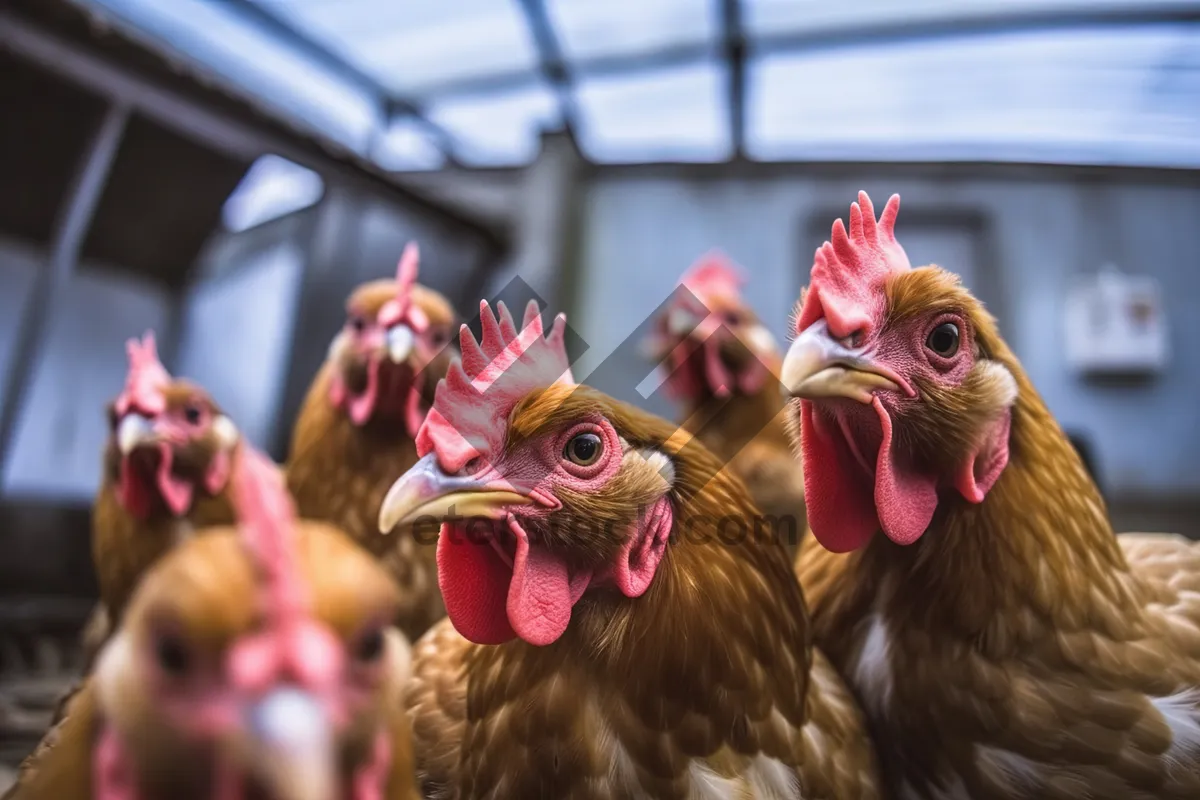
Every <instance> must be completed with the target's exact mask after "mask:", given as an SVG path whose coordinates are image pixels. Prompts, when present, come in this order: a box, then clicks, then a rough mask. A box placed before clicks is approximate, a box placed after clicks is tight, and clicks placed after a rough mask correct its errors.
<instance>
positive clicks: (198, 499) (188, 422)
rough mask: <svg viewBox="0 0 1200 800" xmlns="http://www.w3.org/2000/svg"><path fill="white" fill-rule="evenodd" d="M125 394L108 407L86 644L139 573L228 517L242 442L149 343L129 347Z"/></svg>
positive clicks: (104, 630) (100, 632)
mask: <svg viewBox="0 0 1200 800" xmlns="http://www.w3.org/2000/svg"><path fill="white" fill-rule="evenodd" d="M127 348H128V351H129V361H130V367H129V375H128V377H127V378H126V383H125V389H124V391H122V393H121V394H120V396H119V397H117V399H116V400H115V401H114V402H113V403H112V405H111V406H110V408H109V420H110V425H111V433H110V435H109V437H108V441H107V443H106V444H105V448H104V474H103V478H102V482H101V485H100V490H99V492H98V493H97V495H96V501H95V504H94V506H93V508H92V558H93V562H94V565H95V569H96V579H97V581H98V583H99V586H100V600H101V609H100V610H99V611H98V612H97V616H95V617H94V618H93V621H92V623H91V625H90V626H89V636H90V638H91V641H90V642H89V645H92V646H97V645H99V644H100V643H102V642H103V640H104V638H105V637H106V636H107V634H108V630H109V629H110V626H111V627H115V625H116V624H118V623H119V621H120V618H121V614H122V613H123V611H124V608H125V604H126V603H127V602H128V600H129V597H130V595H132V593H133V591H134V589H135V588H136V587H137V584H138V582H139V581H140V580H141V577H142V575H143V574H144V573H145V572H146V570H148V569H149V568H150V567H151V566H152V565H153V564H154V563H155V562H156V561H157V560H158V559H159V558H160V557H162V556H163V554H165V553H166V552H167V551H168V550H170V549H171V548H173V547H174V546H175V545H176V544H178V543H179V542H181V541H183V540H185V539H187V538H189V537H190V535H191V534H192V532H193V531H194V530H196V529H198V528H203V527H206V526H210V525H220V524H228V523H230V522H232V521H233V509H232V507H231V506H230V502H229V497H228V492H227V486H228V482H229V479H230V475H231V473H232V471H233V468H234V465H235V464H236V462H237V451H238V448H239V441H240V436H239V435H238V431H237V428H236V427H234V424H233V423H232V422H231V421H230V419H229V417H227V416H226V415H225V414H224V413H223V412H222V411H221V409H220V407H219V406H218V405H217V404H216V402H215V401H214V400H213V399H212V397H210V396H209V394H208V393H207V392H206V391H204V389H202V388H200V387H199V386H197V385H195V384H193V383H191V382H189V381H186V380H177V379H173V378H172V377H171V376H170V375H168V374H167V371H166V370H165V369H164V368H163V366H162V364H161V363H159V361H158V356H157V353H156V350H155V345H154V337H153V335H152V334H147V335H146V337H145V338H144V339H143V340H142V341H141V342H137V341H132V340H131V341H130V342H129V343H128V344H127Z"/></svg>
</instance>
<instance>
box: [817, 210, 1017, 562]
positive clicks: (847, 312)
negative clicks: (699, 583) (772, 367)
mask: <svg viewBox="0 0 1200 800" xmlns="http://www.w3.org/2000/svg"><path fill="white" fill-rule="evenodd" d="M860 204H861V206H860ZM898 208H899V198H898V197H893V198H892V200H891V201H889V203H888V206H887V208H886V209H885V211H884V214H883V218H882V219H881V220H880V221H879V223H878V224H876V222H875V217H874V210H873V209H872V207H871V204H870V200H869V198H867V197H866V195H865V193H860V194H859V202H858V203H856V204H854V206H853V207H852V209H851V215H850V217H851V226H850V232H849V235H847V233H846V230H845V228H844V227H843V226H842V225H841V221H840V220H839V221H838V224H836V225H835V226H834V229H833V237H832V244H831V243H829V242H826V243H825V244H824V245H823V246H822V247H821V249H820V250H819V251H818V253H817V258H816V263H815V265H814V267H813V274H812V284H811V285H810V287H809V292H808V295H807V296H806V297H805V302H804V306H803V308H802V310H801V313H800V316H799V320H798V325H797V333H804V332H806V331H808V330H809V329H810V328H812V327H813V326H815V325H817V324H818V323H824V325H825V326H826V328H827V335H828V336H829V337H831V338H833V339H835V340H837V341H839V342H844V343H845V346H846V347H848V348H851V349H852V351H853V353H855V354H856V357H858V358H861V359H862V360H864V361H866V362H869V363H870V364H872V365H874V367H875V368H877V369H879V370H880V371H881V373H885V374H887V375H889V377H891V378H892V379H893V380H894V382H895V383H896V384H897V385H898V386H899V387H900V388H899V391H882V390H881V391H876V392H875V393H874V396H873V398H872V399H871V402H870V403H865V404H864V403H861V402H858V401H857V400H853V399H849V398H842V397H836V398H826V399H821V400H819V401H813V400H802V401H800V403H801V455H802V460H803V462H804V480H805V500H806V504H807V507H808V518H809V524H810V526H811V527H812V530H813V533H814V535H815V536H816V537H817V539H818V540H819V541H820V542H821V543H822V544H823V545H824V546H825V547H827V548H828V549H830V550H834V551H837V552H846V551H850V550H855V549H858V548H860V547H862V546H864V545H865V544H866V543H867V542H868V541H869V540H870V538H871V537H872V536H873V535H874V533H875V532H876V531H878V530H882V531H883V532H884V534H886V535H887V536H888V537H889V538H890V539H892V540H893V541H895V542H896V543H898V544H911V543H913V542H915V541H916V540H917V539H919V538H920V537H921V535H922V534H924V532H925V530H926V528H927V527H928V526H929V523H930V521H931V519H932V517H933V514H934V512H935V511H936V509H937V505H938V493H939V491H940V490H941V489H942V488H943V487H945V486H949V487H951V488H954V489H957V490H958V491H959V492H960V493H961V494H962V495H963V496H964V497H965V498H966V499H968V500H969V501H971V502H981V501H982V500H983V497H984V495H985V494H986V492H987V490H988V489H989V488H990V487H991V485H992V484H993V483H994V482H995V480H996V479H997V478H998V477H999V475H1000V472H1001V471H1002V470H1003V468H1004V464H1005V463H1006V462H1007V452H1008V451H1007V439H1008V428H1007V419H1005V420H1004V421H1002V424H1001V425H999V426H997V427H996V428H995V430H994V431H992V432H991V433H990V434H989V435H988V436H986V437H985V438H984V440H983V441H981V442H980V443H979V445H978V447H977V449H975V450H974V451H972V452H971V454H969V456H968V458H967V461H966V463H965V464H962V465H959V466H958V467H956V468H955V470H954V471H953V472H952V473H950V474H945V473H943V472H939V471H937V470H935V469H934V468H932V467H931V466H930V464H929V463H928V459H925V458H921V457H919V455H918V454H916V453H914V452H913V450H912V448H911V447H910V446H907V445H906V444H905V442H906V441H907V442H911V441H912V440H911V437H909V438H907V439H906V437H905V434H904V426H905V422H906V420H905V417H906V414H908V413H910V412H911V411H912V410H913V409H914V408H915V407H916V406H917V405H918V404H920V403H923V402H924V400H923V399H922V397H921V396H920V393H919V392H918V391H917V389H916V388H915V387H920V386H926V387H931V386H937V387H940V388H941V389H945V390H953V389H955V388H957V387H959V386H960V385H961V384H962V382H963V381H964V380H965V379H966V377H967V376H968V374H970V372H971V370H972V369H973V367H974V366H975V363H976V348H975V342H974V335H975V334H974V331H973V329H972V327H971V325H970V321H969V319H968V318H967V317H966V316H965V315H964V314H963V311H962V309H957V308H943V309H936V310H933V311H932V312H930V313H927V314H924V315H921V316H916V317H908V318H901V319H899V320H895V319H892V318H891V317H889V314H888V300H887V294H886V288H885V287H886V283H887V281H888V279H889V277H890V276H892V275H895V274H898V273H905V272H907V271H909V270H910V269H911V267H910V266H909V264H908V259H907V257H906V256H905V255H904V253H903V249H902V248H900V245H899V243H898V242H896V241H895V238H894V235H893V232H892V226H893V224H894V222H895V219H896V212H897V210H898Z"/></svg>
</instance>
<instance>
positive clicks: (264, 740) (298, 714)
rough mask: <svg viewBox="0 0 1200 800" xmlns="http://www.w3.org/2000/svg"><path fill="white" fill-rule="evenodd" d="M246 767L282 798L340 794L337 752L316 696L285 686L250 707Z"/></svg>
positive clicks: (330, 798)
mask: <svg viewBox="0 0 1200 800" xmlns="http://www.w3.org/2000/svg"><path fill="white" fill-rule="evenodd" d="M242 749H243V754H242V757H243V759H244V762H245V768H246V770H247V771H248V772H250V773H251V774H252V775H254V776H255V777H256V778H257V779H258V780H259V782H260V783H261V784H262V785H263V787H264V788H265V789H266V790H267V791H268V792H269V793H270V796H271V797H277V798H279V800H336V798H337V797H338V795H339V780H338V755H339V754H338V752H337V746H336V742H335V740H334V738H333V730H332V729H331V726H330V722H329V719H328V717H327V715H326V713H325V710H324V709H323V708H322V707H321V705H320V703H319V702H318V701H317V699H316V698H315V697H313V696H312V695H310V694H309V693H308V692H305V691H303V690H301V689H298V688H293V687H290V686H284V687H280V688H278V689H275V690H273V691H272V692H270V693H269V694H268V695H267V696H266V697H264V698H263V699H262V700H260V701H258V703H256V704H255V706H254V707H253V708H252V709H251V710H250V713H249V717H248V719H247V730H246V735H245V737H244V739H243V744H242Z"/></svg>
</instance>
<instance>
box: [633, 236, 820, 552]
mask: <svg viewBox="0 0 1200 800" xmlns="http://www.w3.org/2000/svg"><path fill="white" fill-rule="evenodd" d="M744 281H745V279H744V277H743V276H742V274H741V272H740V270H739V269H737V268H736V267H735V266H734V265H733V264H732V263H731V262H730V261H729V260H728V259H726V258H725V257H724V256H722V255H720V254H716V253H711V254H709V255H707V256H705V257H704V258H702V259H701V260H700V261H698V262H697V263H696V264H695V265H693V266H692V267H691V269H689V270H688V271H687V272H686V273H684V275H683V277H682V278H681V280H680V283H681V284H682V286H683V288H684V289H686V291H680V292H678V293H677V294H676V296H675V297H673V298H672V301H671V302H670V304H669V305H668V306H667V308H666V309H665V310H664V311H663V313H662V315H661V316H660V318H659V319H658V320H656V323H655V330H654V333H653V334H652V336H651V337H650V339H649V341H648V342H647V349H648V354H649V356H650V357H651V359H652V360H653V361H654V362H655V363H659V364H662V368H663V369H664V371H665V372H666V374H667V378H666V382H665V384H664V385H665V387H666V389H667V391H668V392H669V393H670V394H671V395H672V396H674V397H675V398H677V399H678V400H679V401H680V402H681V403H682V405H683V414H682V417H681V419H682V420H683V426H684V428H686V429H687V430H689V431H691V432H692V433H693V434H695V435H696V436H698V437H699V439H700V441H701V442H703V443H704V445H705V446H706V447H708V449H709V450H711V451H712V452H713V453H714V454H715V455H716V456H717V457H718V458H720V459H721V460H722V461H723V462H725V463H726V464H727V465H728V467H727V469H729V470H730V471H731V472H732V473H733V474H735V475H737V476H738V477H740V478H741V479H742V481H743V482H744V483H745V484H746V486H747V488H749V489H750V493H751V495H752V496H753V498H754V502H755V504H756V505H757V506H758V508H759V509H760V510H761V511H762V513H763V514H764V515H766V516H767V517H769V518H772V519H775V520H778V522H777V523H775V528H776V530H777V531H778V533H779V536H780V538H781V539H783V541H784V543H785V544H786V545H787V547H788V552H789V554H790V555H792V556H794V555H795V553H796V550H797V548H798V546H799V542H800V540H801V538H802V537H803V535H804V532H805V529H806V528H807V523H806V519H805V514H804V477H803V475H802V473H801V468H800V464H799V463H798V462H797V460H796V459H795V457H794V456H793V454H792V445H791V442H790V440H789V437H788V433H787V428H786V420H787V412H786V411H785V406H784V397H783V392H782V391H781V388H780V384H779V379H778V374H779V368H780V364H781V360H782V357H781V355H780V352H779V348H778V346H777V344H776V343H775V339H774V337H773V336H772V335H771V332H770V331H768V330H767V328H766V326H764V325H763V324H762V322H760V321H759V319H758V317H757V315H755V313H754V311H753V309H751V308H750V306H749V305H747V303H746V302H745V300H743V299H742V296H741V286H742V284H743V283H744Z"/></svg>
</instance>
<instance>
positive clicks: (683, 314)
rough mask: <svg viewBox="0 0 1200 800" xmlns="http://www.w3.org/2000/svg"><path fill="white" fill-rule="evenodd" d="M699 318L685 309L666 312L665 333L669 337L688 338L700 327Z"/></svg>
mask: <svg viewBox="0 0 1200 800" xmlns="http://www.w3.org/2000/svg"><path fill="white" fill-rule="evenodd" d="M700 322H701V320H700V318H699V317H698V316H696V315H695V314H693V313H692V312H691V311H689V310H688V309H686V308H672V309H671V310H670V311H669V312H667V333H669V334H670V335H671V336H690V335H691V334H692V331H694V330H696V328H697V327H698V326H699V325H700Z"/></svg>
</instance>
